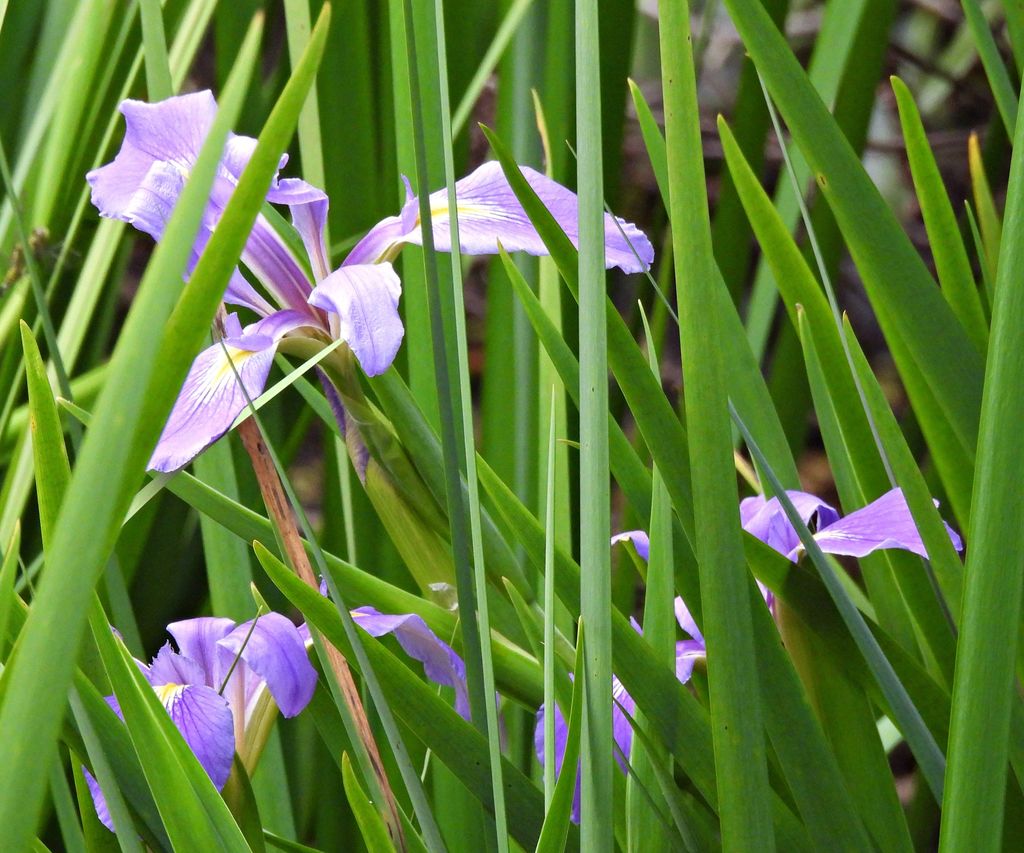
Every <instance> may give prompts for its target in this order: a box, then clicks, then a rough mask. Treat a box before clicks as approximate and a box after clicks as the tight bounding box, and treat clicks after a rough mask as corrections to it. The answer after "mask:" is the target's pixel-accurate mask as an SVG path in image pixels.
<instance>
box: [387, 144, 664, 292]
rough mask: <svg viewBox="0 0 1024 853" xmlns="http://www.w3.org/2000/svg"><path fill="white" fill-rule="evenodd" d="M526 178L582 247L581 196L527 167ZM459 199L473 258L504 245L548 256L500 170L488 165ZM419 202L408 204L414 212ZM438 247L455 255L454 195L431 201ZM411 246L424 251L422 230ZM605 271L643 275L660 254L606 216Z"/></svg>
mask: <svg viewBox="0 0 1024 853" xmlns="http://www.w3.org/2000/svg"><path fill="white" fill-rule="evenodd" d="M520 170H521V171H522V173H523V177H525V178H526V180H527V182H528V183H529V184H530V186H531V187H532V188H533V190H534V192H536V193H537V195H538V196H539V198H540V200H541V201H542V202H543V203H544V206H545V207H546V208H547V209H548V210H549V211H550V212H551V215H552V216H553V217H554V218H555V220H556V221H557V222H558V224H559V225H560V226H561V227H562V230H563V231H565V233H566V236H568V238H569V240H570V241H571V242H572V244H573V245H574V246H577V247H578V246H579V226H578V215H579V200H578V199H577V197H576V193H574V192H573V191H572V190H569V189H567V188H566V187H563V186H562V185H561V184H559V183H557V182H556V181H553V180H551V178H549V177H547V176H546V175H542V174H541V173H540V172H538V171H536V170H534V169H531V168H529V167H528V166H521V167H520ZM455 197H456V201H457V204H458V219H459V247H460V249H461V251H462V252H464V253H466V254H468V255H493V254H495V253H497V251H498V242H499V241H500V242H501V245H502V246H503V247H504V248H505V249H506V250H507V251H510V252H514V251H521V252H526V253H528V254H531V255H547V254H548V250H547V247H546V246H545V245H544V241H543V240H541V238H540V235H539V234H538V233H537V229H536V228H534V227H533V223H531V222H530V218H529V217H528V216H527V215H526V211H525V210H523V206H522V205H521V204H520V203H519V199H517V198H516V195H515V192H513V190H512V187H511V186H510V185H509V182H508V179H507V178H506V177H505V173H504V172H503V171H502V169H501V166H500V164H498V163H497V162H495V161H493V160H492V161H489V162H487V163H484V164H483V165H482V166H480V167H479V168H478V169H476V170H475V171H474V172H472V173H471V174H469V175H467V176H466V177H464V178H462V179H461V180H459V181H457V182H456V184H455ZM414 204H416V202H415V201H410V202H408V203H407V205H406V208H407V210H414V209H415V208H413V207H412V205H414ZM430 210H431V222H432V224H433V231H434V245H435V247H436V248H437V250H438V251H441V252H449V251H451V232H450V225H449V219H450V217H449V213H448V191H447V189H442V190H438V191H437V192H435V193H431V195H430ZM404 239H405V241H406V242H408V243H413V244H416V245H419V244H420V242H421V240H422V237H421V234H420V229H419V227H418V225H417V227H416V228H415V229H412V230H411V231H409V232H408V233H407V234H406V235H405V238H404ZM604 241H605V266H607V267H609V268H610V267H618V268H619V269H621V270H622V271H623V272H630V273H631V272H643V271H644V270H646V269H647V268H648V267H649V266H650V265H651V262H652V261H653V260H654V248H653V247H652V246H651V242H650V240H648V239H647V236H646V235H645V234H644V233H643V232H642V231H641V230H640V229H639V228H637V227H636V226H635V225H633V224H632V223H631V222H626V221H625V220H624V219H621V218H619V217H613V216H611V215H609V214H605V217H604Z"/></svg>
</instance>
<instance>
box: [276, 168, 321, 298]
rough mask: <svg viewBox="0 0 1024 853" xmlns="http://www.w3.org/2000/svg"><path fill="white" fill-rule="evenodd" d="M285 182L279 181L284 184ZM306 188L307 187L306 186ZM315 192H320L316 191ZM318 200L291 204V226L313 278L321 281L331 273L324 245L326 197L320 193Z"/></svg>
mask: <svg viewBox="0 0 1024 853" xmlns="http://www.w3.org/2000/svg"><path fill="white" fill-rule="evenodd" d="M285 183H287V181H281V184H282V185H283V184H285ZM307 186H308V185H307ZM311 189H315V187H311ZM317 192H320V191H319V190H317ZM320 196H321V197H320V198H313V199H311V200H309V201H303V202H291V205H292V208H291V210H292V224H293V225H294V226H295V230H296V231H298V232H299V236H300V237H302V242H303V244H304V245H305V247H306V252H307V254H308V255H309V260H310V262H311V264H312V267H313V278H314V279H315V280H316V281H318V282H319V281H323V279H325V278H327V276H328V275H330V273H331V262H330V255H329V254H328V252H327V246H326V245H325V244H324V226H325V225H326V224H327V207H328V201H327V196H326V195H324V194H323V193H320Z"/></svg>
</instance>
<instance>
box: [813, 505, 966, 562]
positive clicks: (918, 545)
mask: <svg viewBox="0 0 1024 853" xmlns="http://www.w3.org/2000/svg"><path fill="white" fill-rule="evenodd" d="M936 506H938V503H937V502H936ZM946 531H947V532H948V533H949V537H950V539H951V540H952V542H953V546H954V547H955V548H956V549H957V550H958V551H959V550H961V549H962V548H963V543H962V542H961V541H960V537H959V536H957V535H956V533H954V532H953V530H952V529H951V528H950V527H949V525H946ZM814 539H815V541H816V542H817V543H818V546H819V547H820V548H821V550H822V551H825V552H826V553H829V554H839V555H843V556H847V557H864V556H866V555H868V554H870V553H872V552H873V551H879V550H882V549H884V548H898V549H901V550H904V551H912V552H913V553H915V554H917V555H919V556H921V557H925V558H927V556H928V552H927V551H926V550H925V547H924V542H922V541H921V534H920V533H919V532H918V529H917V525H916V524H915V523H914V517H913V516H912V515H911V514H910V507H909V506H907V500H906V498H905V497H904V496H903V491H902V490H901V489H898V488H897V489H892V490H891V491H889V492H886V493H885V494H884V495H882V496H881V497H880V498H879V499H878V500H876V501H872V502H871V503H869V504H868V505H867V506H864V507H861V508H860V509H858V510H856V511H854V512H851V513H850V514H849V515H847V516H844V517H843V518H841V519H839V521H836V522H835V523H833V524H830V525H828V527H825V528H824V529H822V530H819V531H818V532H817V533H816V534H814Z"/></svg>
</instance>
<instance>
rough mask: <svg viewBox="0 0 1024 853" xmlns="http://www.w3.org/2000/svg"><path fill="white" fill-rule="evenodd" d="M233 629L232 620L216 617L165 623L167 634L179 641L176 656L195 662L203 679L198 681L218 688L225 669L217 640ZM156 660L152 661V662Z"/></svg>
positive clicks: (176, 641)
mask: <svg viewBox="0 0 1024 853" xmlns="http://www.w3.org/2000/svg"><path fill="white" fill-rule="evenodd" d="M234 628H235V623H234V621H233V620H231V619H223V618H221V617H217V616H198V617H196V618H195V619H183V620H181V621H180V622H172V623H171V624H170V625H168V626H167V633H168V634H170V635H171V636H172V637H174V642H175V643H177V644H178V653H179V655H181V656H183V657H186V658H188V659H189V660H191V661H193V662H195V663H196V664H197V665H198V666H199V668H200V670H201V671H202V672H203V674H204V676H205V678H204V681H203V682H201V683H204V684H206V686H207V687H212V688H213V689H214V690H219V689H220V686H221V682H222V681H223V680H224V672H225V670H224V669H223V668H222V666H221V661H220V650H219V648H218V646H217V643H218V642H219V641H220V640H222V639H223V638H224V637H226V636H227V635H228V634H230V633H231V632H232V631H233V630H234ZM154 663H155V661H154Z"/></svg>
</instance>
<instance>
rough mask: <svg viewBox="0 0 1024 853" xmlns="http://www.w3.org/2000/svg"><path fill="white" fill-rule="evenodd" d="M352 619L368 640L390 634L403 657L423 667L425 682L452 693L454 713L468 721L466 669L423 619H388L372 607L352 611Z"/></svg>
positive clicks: (406, 615) (411, 615) (411, 616)
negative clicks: (450, 689) (413, 659)
mask: <svg viewBox="0 0 1024 853" xmlns="http://www.w3.org/2000/svg"><path fill="white" fill-rule="evenodd" d="M352 618H353V619H354V620H355V623H356V624H357V625H358V626H359V627H360V628H362V629H363V630H364V631H366V633H368V634H369V635H370V636H371V637H382V636H384V635H385V634H392V633H393V634H394V635H395V639H396V640H398V644H399V645H400V646H401V647H402V648H403V649H404V650H405V653H406V654H407V655H409V657H411V658H415V659H416V660H418V661H419V662H420V663H422V664H423V672H424V673H425V674H426V676H427V678H429V679H430V680H431V681H433V682H434V683H435V684H443V685H445V686H447V687H452V688H454V689H455V710H456V711H458V713H459V714H460V715H461V716H462V717H464V718H465V719H467V720H468V719H469V693H468V692H467V690H466V665H465V664H464V663H463V661H462V658H460V657H459V656H458V655H457V654H456V653H455V651H454V650H453V649H452V647H451V646H449V645H448V644H447V643H445V642H443V641H442V640H440V639H439V638H438V636H437V634H435V633H434V632H433V631H431V630H430V628H429V627H428V626H427V623H426V622H424V621H423V617H422V616H418V615H417V614H415V613H404V614H399V615H395V616H388V615H386V614H383V613H381V612H380V611H379V610H376V609H375V608H373V607H360V608H358V609H356V610H353V611H352Z"/></svg>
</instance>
